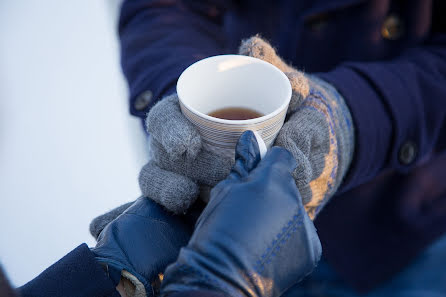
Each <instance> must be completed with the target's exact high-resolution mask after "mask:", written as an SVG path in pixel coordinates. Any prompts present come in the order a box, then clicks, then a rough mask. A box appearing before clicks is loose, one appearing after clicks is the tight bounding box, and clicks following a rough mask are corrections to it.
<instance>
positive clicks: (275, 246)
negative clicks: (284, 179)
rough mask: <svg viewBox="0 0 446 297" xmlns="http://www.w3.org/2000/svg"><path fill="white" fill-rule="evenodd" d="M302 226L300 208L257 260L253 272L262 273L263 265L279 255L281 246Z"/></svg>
mask: <svg viewBox="0 0 446 297" xmlns="http://www.w3.org/2000/svg"><path fill="white" fill-rule="evenodd" d="M302 224H303V215H302V208H299V209H298V211H297V213H296V214H295V215H293V217H292V219H290V220H289V221H288V223H286V224H285V226H284V227H283V228H282V231H281V232H279V233H278V234H277V235H276V236H275V238H276V239H274V240H273V241H272V242H271V245H270V246H269V247H268V248H267V249H266V251H265V252H264V253H263V254H262V256H261V257H260V259H259V260H257V261H256V264H255V270H256V271H257V272H258V273H261V272H263V270H264V269H265V264H268V263H270V262H271V261H272V260H273V259H274V257H275V256H277V254H278V253H279V251H280V249H281V248H282V246H283V245H284V244H285V243H286V242H287V241H288V239H290V238H291V235H292V234H293V233H294V232H296V231H297V228H298V227H299V226H300V225H302Z"/></svg>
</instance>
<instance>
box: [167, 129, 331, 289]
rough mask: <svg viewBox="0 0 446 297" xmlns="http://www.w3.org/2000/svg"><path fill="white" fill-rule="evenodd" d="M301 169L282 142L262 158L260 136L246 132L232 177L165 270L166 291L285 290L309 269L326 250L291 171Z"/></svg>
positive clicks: (213, 197)
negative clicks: (306, 209) (281, 146)
mask: <svg viewBox="0 0 446 297" xmlns="http://www.w3.org/2000/svg"><path fill="white" fill-rule="evenodd" d="M295 167H296V162H295V160H294V158H293V156H292V155H291V154H290V153H289V152H288V151H287V150H285V149H283V148H279V147H273V148H272V149H271V150H270V151H268V153H267V155H266V156H265V158H264V159H263V160H262V161H261V162H260V156H259V150H258V146H257V142H256V141H255V136H254V134H253V133H252V132H250V131H249V132H245V133H244V134H243V135H242V137H241V138H240V140H239V143H238V145H237V148H236V163H235V165H234V167H233V169H232V171H231V173H230V175H229V177H228V178H227V179H226V180H224V181H222V182H221V183H219V184H218V185H217V186H216V187H215V188H214V189H213V190H212V192H211V199H210V202H209V204H208V205H207V206H206V208H205V210H204V211H203V213H202V215H201V216H200V217H199V219H198V221H197V224H196V229H195V231H194V234H193V235H192V238H191V240H190V241H189V244H188V245H187V246H186V247H185V248H182V249H181V252H180V255H179V257H178V260H177V261H176V262H175V263H174V264H172V265H170V266H169V267H168V268H167V270H166V272H165V276H164V282H163V284H162V288H161V292H162V294H163V295H167V294H171V293H174V292H180V291H190V290H213V291H217V292H222V293H224V294H226V295H229V296H279V295H280V294H282V293H283V292H284V291H285V290H286V289H288V288H289V287H291V286H293V285H294V284H296V283H297V282H299V281H300V280H301V279H302V278H303V277H305V276H306V275H308V274H309V273H310V272H311V271H312V270H313V268H314V267H315V266H316V264H317V262H318V261H319V259H320V255H321V251H322V249H321V244H320V241H319V238H318V235H317V233H316V229H315V227H314V225H313V223H312V221H311V220H310V218H309V217H308V215H307V213H306V212H305V210H304V207H303V205H302V199H301V197H300V194H299V192H298V189H297V187H296V184H295V182H294V179H293V176H292V172H293V170H294V168H295Z"/></svg>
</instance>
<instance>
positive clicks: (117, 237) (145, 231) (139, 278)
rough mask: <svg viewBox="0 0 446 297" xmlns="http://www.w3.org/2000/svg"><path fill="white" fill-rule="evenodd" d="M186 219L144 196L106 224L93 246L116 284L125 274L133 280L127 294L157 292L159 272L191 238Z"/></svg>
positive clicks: (150, 294)
mask: <svg viewBox="0 0 446 297" xmlns="http://www.w3.org/2000/svg"><path fill="white" fill-rule="evenodd" d="M185 219H186V218H185V217H182V216H175V215H172V214H170V213H168V212H167V211H165V210H164V209H163V207H162V206H159V205H158V204H156V203H155V202H153V201H152V200H150V199H148V198H143V197H142V198H139V199H138V200H136V202H135V203H134V204H133V205H132V206H130V207H129V208H128V209H127V210H126V211H125V212H124V213H122V214H121V215H120V216H119V217H117V218H116V219H115V220H114V221H112V222H111V223H109V224H108V225H107V226H106V227H105V228H104V230H103V231H102V232H101V234H100V235H99V237H98V243H97V245H96V247H95V248H92V249H91V250H92V252H93V253H94V254H95V255H96V260H97V261H98V262H100V263H102V264H104V265H105V266H106V269H107V271H108V272H109V275H110V277H111V278H112V280H115V283H116V284H117V283H118V282H119V279H120V278H121V275H122V277H123V278H124V279H126V280H128V281H130V282H131V284H133V287H132V288H129V289H127V288H126V293H127V295H130V296H153V295H155V291H156V289H155V287H156V282H157V280H158V275H159V274H160V273H162V272H163V271H164V269H165V268H166V266H167V265H168V264H170V263H172V262H174V261H175V259H176V258H177V256H178V252H179V251H180V248H181V247H182V246H185V245H186V244H187V242H188V240H189V238H190V235H191V233H192V228H191V227H189V226H191V224H190V223H186V222H185V221H184V220H185ZM129 291H131V292H129Z"/></svg>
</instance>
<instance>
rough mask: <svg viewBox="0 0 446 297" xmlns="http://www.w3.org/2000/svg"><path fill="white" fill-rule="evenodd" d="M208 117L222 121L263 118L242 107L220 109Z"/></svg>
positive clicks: (258, 113) (253, 111)
mask: <svg viewBox="0 0 446 297" xmlns="http://www.w3.org/2000/svg"><path fill="white" fill-rule="evenodd" d="M208 115H210V116H211V117H214V118H219V119H223V120H250V119H255V118H259V117H263V116H264V115H263V114H261V113H260V112H257V111H255V110H253V109H249V108H244V107H227V108H221V109H217V110H215V111H213V112H211V113H209V114H208Z"/></svg>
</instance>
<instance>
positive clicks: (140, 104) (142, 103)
mask: <svg viewBox="0 0 446 297" xmlns="http://www.w3.org/2000/svg"><path fill="white" fill-rule="evenodd" d="M152 97H153V93H152V91H145V92H143V93H142V94H141V95H139V96H138V97H136V99H135V101H134V102H133V107H134V108H135V109H136V110H137V111H142V110H144V109H146V108H147V106H149V105H150V102H151V101H152Z"/></svg>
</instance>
